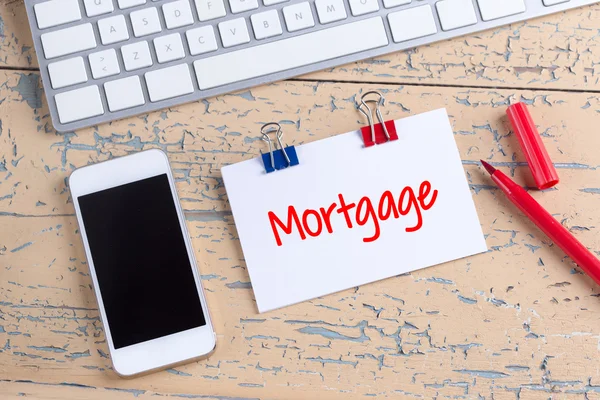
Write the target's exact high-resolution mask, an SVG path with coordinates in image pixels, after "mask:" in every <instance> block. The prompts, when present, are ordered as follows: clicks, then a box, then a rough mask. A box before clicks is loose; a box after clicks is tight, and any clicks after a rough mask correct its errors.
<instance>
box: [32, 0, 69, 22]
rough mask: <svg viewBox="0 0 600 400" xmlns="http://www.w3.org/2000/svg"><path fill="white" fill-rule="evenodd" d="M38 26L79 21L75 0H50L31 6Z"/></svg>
mask: <svg viewBox="0 0 600 400" xmlns="http://www.w3.org/2000/svg"><path fill="white" fill-rule="evenodd" d="M33 9H34V10H35V19H36V20H37V24H38V28H40V29H45V28H50V27H52V26H57V25H62V24H66V23H68V22H73V21H79V20H80V19H81V11H79V3H78V2H77V0H50V1H45V2H43V3H38V4H36V5H35V6H33Z"/></svg>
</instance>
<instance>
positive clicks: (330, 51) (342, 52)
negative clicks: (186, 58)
mask: <svg viewBox="0 0 600 400" xmlns="http://www.w3.org/2000/svg"><path fill="white" fill-rule="evenodd" d="M387 45H388V39H387V34H386V32H385V27H384V25H383V20H382V19H381V17H374V18H369V19H363V20H360V21H357V22H352V23H349V24H345V25H338V26H334V27H332V28H327V29H321V30H318V31H313V32H309V33H305V34H304V35H299V36H295V37H291V38H287V39H282V40H278V41H275V42H270V43H265V44H261V45H259V46H255V47H250V48H245V49H241V50H237V51H231V52H229V53H224V54H219V55H216V56H213V57H206V58H203V59H200V60H196V61H194V69H195V71H196V78H197V79H198V84H199V86H200V89H202V90H205V89H211V88H214V87H218V86H222V85H226V84H228V83H233V82H239V81H244V80H246V79H251V78H257V77H259V76H264V75H268V74H272V73H276V72H281V71H285V70H288V69H291V68H297V67H302V66H305V65H310V64H314V63H317V62H321V61H326V60H332V59H335V58H338V57H342V56H346V55H349V54H354V53H358V52H361V51H365V50H371V49H375V48H378V47H383V46H387ZM299 49H302V51H299ZM264 60H269V62H264Z"/></svg>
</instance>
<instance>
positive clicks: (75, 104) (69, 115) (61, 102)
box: [54, 85, 104, 124]
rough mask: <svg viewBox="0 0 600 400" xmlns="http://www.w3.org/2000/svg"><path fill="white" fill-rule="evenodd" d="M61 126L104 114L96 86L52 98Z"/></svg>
mask: <svg viewBox="0 0 600 400" xmlns="http://www.w3.org/2000/svg"><path fill="white" fill-rule="evenodd" d="M54 101H55V102H56V110H57V111H58V119H59V120H60V123H61V124H67V123H69V122H73V121H79V120H82V119H86V118H91V117H95V116H97V115H102V114H104V107H103V106H102V99H101V98H100V91H99V90H98V86H96V85H94V86H86V87H84V88H81V89H75V90H71V91H68V92H63V93H59V94H57V95H56V96H54Z"/></svg>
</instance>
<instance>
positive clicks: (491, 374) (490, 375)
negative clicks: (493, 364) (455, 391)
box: [454, 369, 510, 379]
mask: <svg viewBox="0 0 600 400" xmlns="http://www.w3.org/2000/svg"><path fill="white" fill-rule="evenodd" d="M454 372H458V373H459V374H467V375H471V376H478V377H481V378H487V379H497V378H507V377H509V376H510V375H509V374H505V373H504V372H500V371H484V370H477V369H455V370H454Z"/></svg>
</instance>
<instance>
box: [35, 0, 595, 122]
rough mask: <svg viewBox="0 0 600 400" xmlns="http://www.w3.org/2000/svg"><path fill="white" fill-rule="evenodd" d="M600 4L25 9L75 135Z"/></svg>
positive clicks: (78, 2) (248, 2)
mask: <svg viewBox="0 0 600 400" xmlns="http://www.w3.org/2000/svg"><path fill="white" fill-rule="evenodd" d="M598 2H600V0H310V1H305V0H25V3H26V6H27V12H28V15H29V22H30V25H31V30H32V33H33V38H34V42H35V48H36V51H37V55H38V60H39V65H40V70H41V75H42V80H43V83H44V88H45V91H46V96H47V98H48V104H49V107H50V113H51V115H52V120H53V123H54V126H55V128H56V129H57V130H59V131H66V130H74V129H79V128H82V127H86V126H90V125H96V124H99V123H103V122H108V121H112V120H115V119H119V118H124V117H129V116H132V115H136V114H141V113H146V112H149V111H153V110H158V109H162V108H165V107H170V106H174V105H177V104H181V103H185V102H190V101H195V100H199V99H202V98H207V97H211V96H214V95H218V94H223V93H227V92H231V91H234V90H240V89H243V88H248V87H251V86H255V85H259V84H263V83H265V82H271V81H275V80H280V79H284V78H289V77H292V76H296V75H299V74H304V73H307V72H312V71H316V70H319V69H323V68H329V67H333V66H336V65H340V64H344V63H348V62H352V61H357V60H360V59H364V58H368V57H373V56H377V55H381V54H386V53H390V52H393V51H398V50H404V49H408V48H412V47H415V46H419V45H423V44H428V43H432V42H435V41H438V40H442V39H447V38H452V37H456V36H460V35H465V34H468V33H472V32H476V31H481V30H485V29H489V28H493V27H497V26H500V25H504V24H508V23H511V22H516V21H521V20H525V19H529V18H533V17H537V16H541V15H546V14H550V13H554V12H558V11H563V10H566V9H569V8H574V7H578V6H583V5H588V4H593V3H598Z"/></svg>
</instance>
